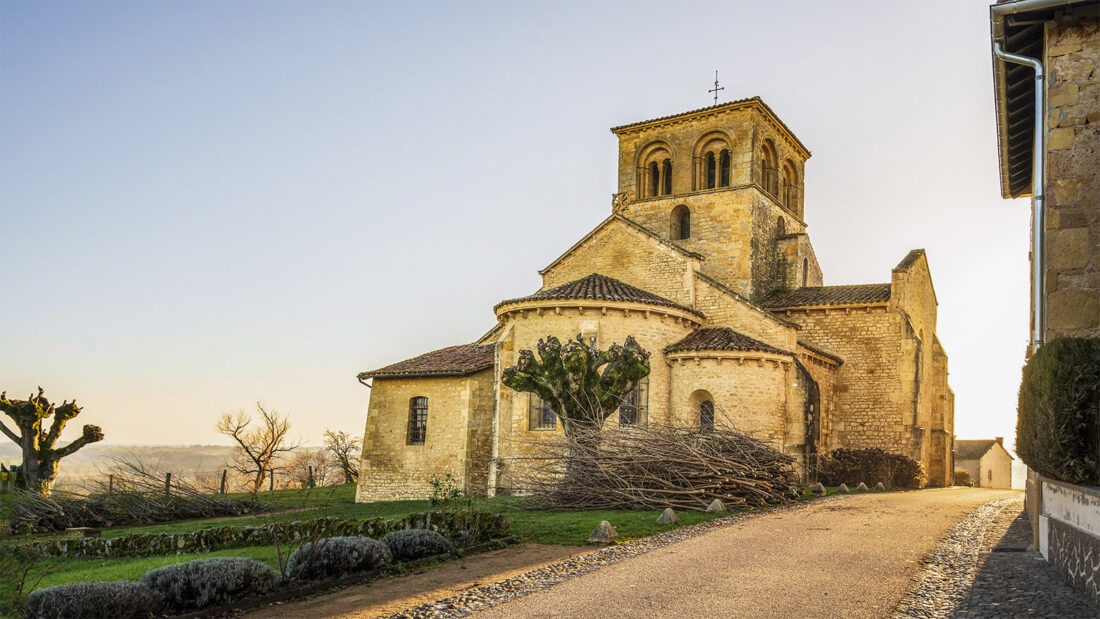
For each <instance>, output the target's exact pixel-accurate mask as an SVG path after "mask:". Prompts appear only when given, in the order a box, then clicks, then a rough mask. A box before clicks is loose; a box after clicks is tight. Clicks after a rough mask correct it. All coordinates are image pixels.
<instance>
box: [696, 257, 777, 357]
mask: <svg viewBox="0 0 1100 619" xmlns="http://www.w3.org/2000/svg"><path fill="white" fill-rule="evenodd" d="M695 308H696V309H697V310H699V311H701V312H703V314H704V315H706V317H707V326H723V327H732V328H734V329H736V330H737V331H740V332H742V333H744V334H746V335H748V336H750V337H753V338H755V339H758V340H761V341H763V342H766V343H768V344H770V345H772V346H775V347H776V348H780V349H783V350H793V349H794V346H795V337H796V335H797V329H798V325H796V324H794V323H792V322H788V321H786V320H784V319H782V318H779V317H777V316H775V315H773V314H771V313H770V312H768V311H766V310H764V309H763V308H761V307H759V306H757V305H755V304H754V303H752V302H751V301H749V300H748V299H746V298H745V297H743V296H741V295H739V294H737V293H736V292H735V291H733V290H731V289H730V288H727V287H726V286H725V285H723V284H721V283H719V282H718V281H717V280H715V279H713V278H711V277H708V276H706V275H703V274H697V275H696V278H695Z"/></svg>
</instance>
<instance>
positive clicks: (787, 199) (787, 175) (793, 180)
mask: <svg viewBox="0 0 1100 619" xmlns="http://www.w3.org/2000/svg"><path fill="white" fill-rule="evenodd" d="M782 193H783V195H782V196H781V199H782V201H783V206H785V207H787V209H789V210H792V211H793V210H795V209H796V208H797V207H798V173H797V172H795V170H794V164H792V163H791V161H790V159H788V160H787V161H786V163H784V164H783V188H782Z"/></svg>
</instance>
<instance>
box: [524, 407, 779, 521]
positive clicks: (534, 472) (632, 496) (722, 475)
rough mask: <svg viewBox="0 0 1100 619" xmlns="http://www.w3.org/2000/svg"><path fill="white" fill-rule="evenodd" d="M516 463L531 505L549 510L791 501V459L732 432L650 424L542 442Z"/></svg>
mask: <svg viewBox="0 0 1100 619" xmlns="http://www.w3.org/2000/svg"><path fill="white" fill-rule="evenodd" d="M530 464H531V466H524V467H518V470H522V471H525V472H521V473H520V476H521V479H520V480H519V483H520V485H521V486H522V487H523V488H524V489H525V491H526V492H529V493H530V494H531V497H530V500H531V503H532V504H533V505H534V506H536V507H539V508H546V509H663V508H665V507H672V508H673V509H683V510H705V509H706V508H707V506H708V505H710V504H711V502H712V501H714V499H719V500H721V501H722V503H724V504H725V506H726V507H727V508H738V507H752V506H759V505H766V504H776V503H784V502H788V501H791V500H793V499H795V498H797V497H798V491H797V489H796V488H795V487H794V484H795V482H796V479H797V477H796V474H795V469H794V459H793V458H791V457H790V456H787V455H785V454H783V453H781V452H779V451H777V450H775V449H773V448H772V447H770V446H768V445H767V444H766V443H764V442H762V441H760V440H757V439H754V438H752V437H750V436H747V435H745V434H741V433H739V432H736V431H732V430H723V429H718V428H716V429H715V430H714V431H711V432H706V433H701V432H700V431H699V430H698V429H692V428H676V427H665V426H650V427H649V428H645V429H635V428H630V429H621V430H605V431H602V432H598V433H593V434H588V435H584V434H581V435H579V436H577V435H574V436H572V437H569V438H563V439H561V440H557V441H545V440H541V441H539V452H538V455H537V456H536V457H535V458H533V459H532V462H531V463H530Z"/></svg>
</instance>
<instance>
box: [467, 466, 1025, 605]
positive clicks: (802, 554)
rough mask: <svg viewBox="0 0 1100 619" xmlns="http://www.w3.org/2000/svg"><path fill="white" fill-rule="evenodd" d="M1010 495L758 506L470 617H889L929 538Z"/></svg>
mask: <svg viewBox="0 0 1100 619" xmlns="http://www.w3.org/2000/svg"><path fill="white" fill-rule="evenodd" d="M1012 492H1013V491H1006V490H979V489H964V488H948V489H941V490H922V491H919V492H902V493H888V494H864V495H855V496H851V497H846V498H843V499H841V500H838V501H829V502H823V503H820V504H811V505H810V506H808V507H807V508H805V509H801V510H796V511H790V512H785V513H774V514H766V515H763V516H760V517H758V518H753V519H751V520H746V521H745V522H743V523H741V524H737V525H734V526H731V527H727V528H723V529H719V530H716V531H713V532H711V533H707V534H705V535H700V536H698V537H695V538H692V539H689V540H687V541H684V542H681V543H679V544H673V545H671V546H667V547H664V548H659V549H657V550H655V551H653V552H650V553H648V554H644V555H641V556H638V557H634V558H632V559H627V560H625V561H622V562H620V563H616V564H614V565H610V566H607V567H605V568H603V569H601V570H598V571H596V572H592V573H590V574H586V575H584V576H579V577H577V578H573V579H571V580H568V581H566V582H563V583H561V584H559V585H556V586H554V587H551V588H548V589H543V590H541V591H538V592H536V593H533V594H531V595H527V596H525V597H522V598H519V599H516V600H514V601H511V602H508V603H505V604H502V605H500V606H497V607H494V608H491V609H489V610H487V611H484V612H481V613H476V614H475V616H477V617H480V618H489V617H509V618H514V617H592V616H599V617H630V618H632V619H633V618H636V617H713V616H722V617H730V616H736V617H739V618H742V617H768V618H773V617H860V618H863V617H890V616H891V615H892V613H893V611H894V608H895V607H896V606H897V603H898V601H899V600H900V599H901V597H902V596H903V595H904V594H905V591H906V588H907V585H908V583H909V579H910V578H911V577H912V576H913V575H914V574H915V573H916V572H917V570H918V568H919V567H920V561H921V558H922V557H924V556H925V555H927V554H928V553H929V552H930V551H931V550H932V549H933V548H934V547H935V545H936V542H937V540H939V539H940V538H941V537H942V536H943V535H944V534H945V533H946V532H947V531H948V530H949V529H950V528H951V527H952V526H953V525H954V524H955V523H956V522H957V521H958V520H960V519H961V518H962V517H963V516H964V515H965V514H966V513H967V512H969V511H971V510H972V509H974V508H976V507H978V506H979V505H981V504H982V503H985V502H986V501H990V500H992V499H996V498H1001V497H1004V496H1008V495H1009V494H1011V493H1012ZM597 609H598V610H597Z"/></svg>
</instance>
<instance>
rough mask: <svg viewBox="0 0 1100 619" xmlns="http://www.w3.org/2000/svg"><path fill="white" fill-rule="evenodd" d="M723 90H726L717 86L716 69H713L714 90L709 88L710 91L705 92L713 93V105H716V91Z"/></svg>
mask: <svg viewBox="0 0 1100 619" xmlns="http://www.w3.org/2000/svg"><path fill="white" fill-rule="evenodd" d="M725 89H726V87H725V86H721V87H719V86H718V69H715V70H714V88H711V89H710V90H708V91H707V92H713V93H714V105H718V91H719V90H725Z"/></svg>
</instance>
